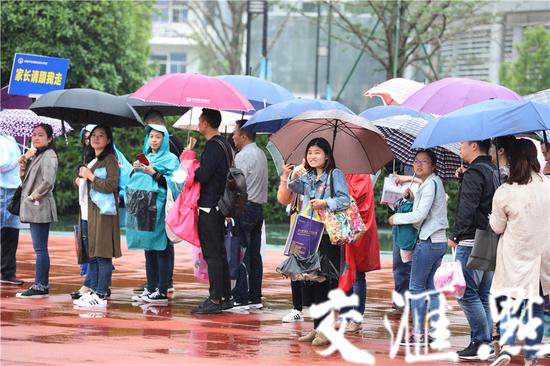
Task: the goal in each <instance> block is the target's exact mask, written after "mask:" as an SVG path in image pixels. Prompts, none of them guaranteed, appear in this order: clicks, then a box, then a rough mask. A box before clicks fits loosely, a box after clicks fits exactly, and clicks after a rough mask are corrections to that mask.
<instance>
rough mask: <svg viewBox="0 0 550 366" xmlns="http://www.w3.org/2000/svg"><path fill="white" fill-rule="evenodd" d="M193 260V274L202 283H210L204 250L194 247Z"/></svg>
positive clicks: (192, 251)
mask: <svg viewBox="0 0 550 366" xmlns="http://www.w3.org/2000/svg"><path fill="white" fill-rule="evenodd" d="M191 258H192V260H193V274H194V275H195V278H196V279H197V280H199V281H200V282H208V264H206V261H205V260H204V257H203V255H202V249H201V248H200V247H196V246H194V245H193V247H192V249H191Z"/></svg>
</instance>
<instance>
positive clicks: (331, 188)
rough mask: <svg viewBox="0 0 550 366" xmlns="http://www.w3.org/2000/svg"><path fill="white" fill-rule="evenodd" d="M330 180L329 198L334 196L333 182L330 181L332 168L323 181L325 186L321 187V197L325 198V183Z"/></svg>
mask: <svg viewBox="0 0 550 366" xmlns="http://www.w3.org/2000/svg"><path fill="white" fill-rule="evenodd" d="M329 180H330V198H333V197H334V192H333V191H334V184H333V183H332V169H331V170H330V171H329V172H328V174H327V181H326V182H325V186H324V187H323V195H322V196H321V199H324V198H325V193H326V191H327V185H328V184H329Z"/></svg>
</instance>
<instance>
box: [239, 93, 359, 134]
mask: <svg viewBox="0 0 550 366" xmlns="http://www.w3.org/2000/svg"><path fill="white" fill-rule="evenodd" d="M333 109H337V110H341V111H344V112H347V113H349V114H354V113H353V112H352V111H351V110H350V109H349V108H348V107H346V106H345V105H343V104H340V103H338V102H335V101H330V100H321V99H293V100H287V101H286V102H281V103H277V104H273V105H271V106H269V107H267V108H265V109H262V110H259V111H257V112H256V113H254V115H253V116H252V118H250V119H249V120H248V122H247V123H246V124H245V125H244V126H243V128H248V129H249V130H250V131H252V132H256V133H273V132H276V131H278V130H279V129H280V128H281V127H283V126H284V125H285V124H286V123H287V122H288V121H290V120H291V119H292V118H294V117H296V116H297V115H299V114H300V113H304V112H306V111H326V110H333Z"/></svg>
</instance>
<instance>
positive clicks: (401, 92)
mask: <svg viewBox="0 0 550 366" xmlns="http://www.w3.org/2000/svg"><path fill="white" fill-rule="evenodd" d="M423 87H424V84H422V83H419V82H418V81H414V80H409V79H403V78H393V79H390V80H386V81H384V82H383V83H381V84H378V85H375V86H373V87H372V88H370V89H369V90H367V91H366V92H365V96H367V97H371V98H372V97H380V98H382V101H384V105H400V104H403V102H404V101H405V100H406V99H407V98H408V97H410V96H411V95H413V94H414V93H416V92H417V91H419V90H420V89H422V88H423Z"/></svg>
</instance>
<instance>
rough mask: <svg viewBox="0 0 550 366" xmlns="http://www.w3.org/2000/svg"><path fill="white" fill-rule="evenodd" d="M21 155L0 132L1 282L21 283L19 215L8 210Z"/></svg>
mask: <svg viewBox="0 0 550 366" xmlns="http://www.w3.org/2000/svg"><path fill="white" fill-rule="evenodd" d="M20 155H21V152H20V150H19V147H18V146H17V143H16V142H15V140H14V139H13V137H11V136H6V135H4V134H0V203H1V206H2V207H0V209H1V213H0V215H1V218H0V224H1V227H2V232H1V233H0V235H1V240H2V241H1V247H0V251H1V253H2V260H1V272H2V277H1V279H0V282H1V283H2V284H9V285H16V286H21V285H23V281H22V280H20V279H19V278H17V277H15V270H16V258H15V254H16V252H17V245H18V244H19V228H20V226H21V222H20V221H19V217H17V216H14V215H12V214H11V213H9V212H8V210H7V207H8V205H9V204H10V202H11V200H12V197H13V194H14V193H15V191H16V189H17V187H19V185H20V184H21V179H20V178H19V164H18V163H17V159H18V158H19V156H20Z"/></svg>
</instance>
